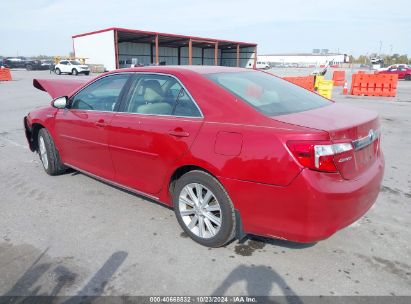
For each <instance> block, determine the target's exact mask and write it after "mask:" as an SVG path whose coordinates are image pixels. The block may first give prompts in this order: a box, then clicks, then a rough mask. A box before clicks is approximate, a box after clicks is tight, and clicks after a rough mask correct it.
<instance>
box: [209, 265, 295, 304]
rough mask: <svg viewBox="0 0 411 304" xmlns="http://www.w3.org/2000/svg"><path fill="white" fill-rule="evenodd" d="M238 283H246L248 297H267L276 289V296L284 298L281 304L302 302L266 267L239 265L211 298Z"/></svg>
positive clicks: (271, 301) (285, 283) (281, 279)
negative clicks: (278, 291) (277, 289)
mask: <svg viewBox="0 0 411 304" xmlns="http://www.w3.org/2000/svg"><path fill="white" fill-rule="evenodd" d="M240 282H245V283H246V290H247V295H248V296H253V297H254V296H255V297H260V296H264V297H266V296H269V295H270V294H272V292H271V291H272V289H273V287H275V286H276V287H278V288H279V289H280V291H281V294H279V295H278V296H282V297H283V296H285V298H282V302H285V303H294V304H300V303H301V304H302V303H303V301H302V300H301V299H300V298H299V297H298V296H297V294H296V293H295V292H294V291H293V289H292V288H291V287H290V286H288V284H287V282H286V281H285V280H284V279H283V278H282V277H281V276H280V275H279V274H278V273H277V272H276V271H274V270H273V269H271V268H270V267H267V266H263V265H261V266H247V265H239V266H237V267H236V268H235V269H233V271H231V273H230V274H229V275H228V276H227V277H226V278H225V279H224V281H223V282H222V283H221V284H220V286H218V287H217V288H216V289H215V290H214V292H213V296H224V295H225V294H226V293H227V291H228V290H229V289H230V288H231V287H232V286H233V285H234V284H237V283H240ZM264 303H278V302H277V301H274V300H273V299H270V298H265V299H264Z"/></svg>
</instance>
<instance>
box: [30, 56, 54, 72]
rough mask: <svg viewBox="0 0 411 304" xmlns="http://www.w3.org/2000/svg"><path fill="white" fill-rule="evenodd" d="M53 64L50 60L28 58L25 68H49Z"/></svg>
mask: <svg viewBox="0 0 411 304" xmlns="http://www.w3.org/2000/svg"><path fill="white" fill-rule="evenodd" d="M53 66H54V63H53V61H52V60H46V59H43V60H38V59H30V60H27V61H26V70H28V71H31V70H50V69H51V67H53Z"/></svg>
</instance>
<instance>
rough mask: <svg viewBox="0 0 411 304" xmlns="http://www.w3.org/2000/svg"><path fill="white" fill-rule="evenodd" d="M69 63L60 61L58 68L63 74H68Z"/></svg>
mask: <svg viewBox="0 0 411 304" xmlns="http://www.w3.org/2000/svg"><path fill="white" fill-rule="evenodd" d="M67 65H68V61H67V60H63V61H60V63H59V64H58V68H59V69H60V71H61V72H62V73H68V66H67Z"/></svg>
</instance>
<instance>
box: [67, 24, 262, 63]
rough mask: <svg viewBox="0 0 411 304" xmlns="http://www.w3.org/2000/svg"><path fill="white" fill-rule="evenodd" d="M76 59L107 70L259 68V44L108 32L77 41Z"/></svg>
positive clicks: (82, 36)
mask: <svg viewBox="0 0 411 304" xmlns="http://www.w3.org/2000/svg"><path fill="white" fill-rule="evenodd" d="M72 38H73V52H74V54H75V56H76V57H80V58H87V60H86V63H88V64H103V65H104V67H105V68H106V70H108V71H110V70H114V69H118V68H125V67H130V66H131V65H141V64H142V65H149V64H156V65H159V64H165V65H223V66H234V67H235V66H237V67H249V68H255V65H256V54H257V44H255V43H246V42H238V41H229V40H220V39H212V38H201V37H194V36H183V35H175V34H166V33H158V32H148V31H140V30H131V29H124V28H117V27H112V28H107V29H103V30H99V31H95V32H89V33H84V34H79V35H74V36H73V37H72Z"/></svg>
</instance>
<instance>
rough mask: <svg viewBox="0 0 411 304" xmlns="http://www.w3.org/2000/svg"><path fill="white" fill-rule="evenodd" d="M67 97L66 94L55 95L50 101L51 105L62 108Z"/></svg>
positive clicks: (65, 104)
mask: <svg viewBox="0 0 411 304" xmlns="http://www.w3.org/2000/svg"><path fill="white" fill-rule="evenodd" d="M67 103H68V98H67V96H61V97H57V98H56V99H54V100H53V101H52V102H51V105H52V106H53V107H55V108H57V109H64V108H65V107H67Z"/></svg>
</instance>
